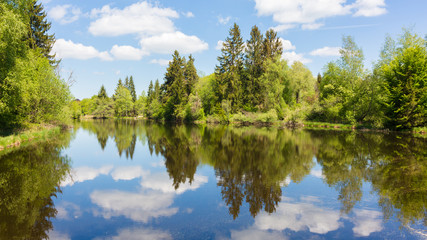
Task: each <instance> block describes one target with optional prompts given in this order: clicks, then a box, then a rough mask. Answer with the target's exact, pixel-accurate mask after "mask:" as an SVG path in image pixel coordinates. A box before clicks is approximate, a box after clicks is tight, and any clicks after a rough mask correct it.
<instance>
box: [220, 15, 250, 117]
mask: <svg viewBox="0 0 427 240" xmlns="http://www.w3.org/2000/svg"><path fill="white" fill-rule="evenodd" d="M243 50H244V46H243V39H242V37H241V36H240V28H239V26H238V25H237V24H236V23H234V26H233V27H232V28H231V29H230V31H229V36H228V37H227V38H226V40H225V42H224V45H223V48H222V49H221V56H219V57H218V61H219V65H218V66H216V68H215V79H216V82H215V95H216V96H217V102H222V101H223V100H226V101H230V104H231V111H232V112H237V110H238V109H239V108H240V106H241V104H242V80H241V75H242V71H243Z"/></svg>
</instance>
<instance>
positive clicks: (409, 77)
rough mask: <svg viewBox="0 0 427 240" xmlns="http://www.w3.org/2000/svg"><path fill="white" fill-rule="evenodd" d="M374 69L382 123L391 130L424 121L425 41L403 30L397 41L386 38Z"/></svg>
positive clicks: (426, 100)
mask: <svg viewBox="0 0 427 240" xmlns="http://www.w3.org/2000/svg"><path fill="white" fill-rule="evenodd" d="M378 71H379V75H380V77H381V79H382V80H383V88H382V90H383V91H384V93H385V97H386V100H385V101H384V113H385V117H386V119H385V125H386V126H387V127H390V128H395V129H407V128H413V127H417V126H423V125H425V124H426V123H427V48H426V41H425V40H424V39H422V38H421V37H419V36H417V35H416V34H413V33H411V32H410V31H409V30H405V31H404V33H403V35H402V36H401V38H400V39H399V41H398V43H397V44H396V43H394V42H393V40H391V39H387V42H386V44H385V47H384V50H383V53H382V59H381V61H380V62H379V64H378Z"/></svg>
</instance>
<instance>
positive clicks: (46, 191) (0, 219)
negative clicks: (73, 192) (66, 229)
mask: <svg viewBox="0 0 427 240" xmlns="http://www.w3.org/2000/svg"><path fill="white" fill-rule="evenodd" d="M70 136H71V135H70V132H64V133H61V134H60V136H56V137H53V138H52V139H51V140H49V141H46V142H36V143H32V144H31V145H28V146H23V147H20V148H17V149H13V150H6V151H7V152H0V154H1V155H0V229H1V230H0V239H45V238H48V235H47V234H48V232H49V231H50V230H52V228H53V227H52V222H51V220H50V219H51V218H54V217H55V216H56V213H57V211H56V209H55V206H54V204H53V199H52V197H56V196H57V194H58V193H60V192H61V190H60V188H59V185H60V182H61V181H62V180H63V179H64V178H65V177H66V175H67V173H68V172H69V170H70V164H69V162H70V160H69V159H68V158H67V157H64V156H61V149H63V147H64V146H66V145H68V143H69V142H70Z"/></svg>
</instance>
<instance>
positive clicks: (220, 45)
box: [215, 40, 224, 50]
mask: <svg viewBox="0 0 427 240" xmlns="http://www.w3.org/2000/svg"><path fill="white" fill-rule="evenodd" d="M223 46H224V41H222V40H219V41H218V42H217V43H216V47H215V49H216V50H221V49H222V47H223Z"/></svg>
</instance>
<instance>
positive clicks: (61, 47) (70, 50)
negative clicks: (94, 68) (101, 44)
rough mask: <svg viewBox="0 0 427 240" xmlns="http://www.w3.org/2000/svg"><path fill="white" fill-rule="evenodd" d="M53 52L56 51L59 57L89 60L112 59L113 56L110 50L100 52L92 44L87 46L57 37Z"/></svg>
mask: <svg viewBox="0 0 427 240" xmlns="http://www.w3.org/2000/svg"><path fill="white" fill-rule="evenodd" d="M52 53H56V57H58V58H64V59H65V58H70V59H80V60H87V59H91V58H99V59H101V60H103V61H111V60H113V58H112V57H111V56H110V54H109V53H108V52H100V51H98V50H96V49H95V48H94V47H92V46H85V45H83V44H81V43H74V42H73V41H71V40H68V41H67V40H65V39H62V38H61V39H57V40H56V42H55V44H54V45H53V47H52Z"/></svg>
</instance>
